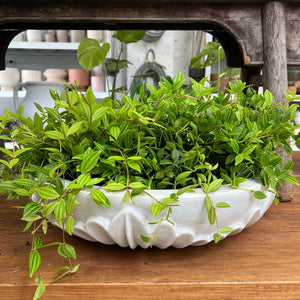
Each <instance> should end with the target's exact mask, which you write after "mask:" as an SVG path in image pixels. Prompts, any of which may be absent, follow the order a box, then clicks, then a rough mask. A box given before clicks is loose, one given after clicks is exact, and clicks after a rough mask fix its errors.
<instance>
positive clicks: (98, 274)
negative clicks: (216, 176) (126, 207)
mask: <svg viewBox="0 0 300 300" xmlns="http://www.w3.org/2000/svg"><path fill="white" fill-rule="evenodd" d="M294 157H295V161H296V164H295V167H294V172H295V173H297V174H300V153H299V152H297V153H296V154H295V155H294ZM16 204H17V202H16V201H10V202H9V201H6V200H5V197H1V198H0V248H1V255H0V295H1V298H2V299H9V298H11V299H24V300H27V299H31V297H32V295H33V292H34V289H35V287H34V280H33V279H30V278H29V277H28V267H27V266H28V253H29V250H30V245H28V243H27V241H30V239H31V238H30V234H29V233H23V232H22V230H23V227H24V224H23V222H22V221H20V220H19V217H20V214H21V212H20V211H17V210H16V209H15V208H12V207H11V206H12V205H16ZM299 215H300V187H298V186H297V187H296V188H295V190H294V199H293V201H292V202H287V203H280V204H279V205H277V206H275V205H273V206H271V208H270V209H269V210H268V211H267V212H266V214H265V215H264V216H263V218H262V219H261V220H259V221H258V222H257V223H255V224H254V225H252V226H251V227H249V228H247V229H245V230H244V231H243V232H241V233H239V234H237V235H234V236H231V237H228V238H226V239H225V240H223V241H221V242H220V243H218V244H217V245H215V244H213V243H210V244H208V245H205V246H201V247H187V248H184V249H175V248H169V249H165V250H161V249H157V248H152V249H147V250H144V249H141V248H137V249H134V250H132V249H128V248H121V247H119V246H116V245H113V246H107V245H101V244H99V243H93V242H87V241H85V240H82V239H80V238H77V237H69V238H68V242H69V243H70V244H72V245H74V246H75V247H76V249H77V261H76V263H80V264H81V267H80V269H79V271H78V273H77V274H75V275H72V276H69V277H67V278H65V279H63V280H62V281H61V282H59V283H57V284H55V285H51V286H48V287H47V291H46V294H45V297H44V299H50V298H53V297H61V296H62V295H64V298H65V299H75V300H76V299H78V300H81V299H102V298H108V299H121V298H122V299H150V298H151V299H199V297H205V299H221V298H222V299H297V298H299V295H300V251H299V249H300V226H299V224H300V221H299ZM42 238H43V240H44V243H46V242H51V241H55V240H58V239H60V238H61V232H60V230H59V229H58V228H56V227H54V226H50V229H49V235H47V238H44V237H43V236H42ZM41 255H42V272H41V275H42V276H43V277H44V279H45V281H46V283H49V282H50V281H51V278H52V274H53V272H54V270H55V269H56V268H58V267H60V266H62V265H64V264H65V262H64V260H63V259H62V258H59V257H58V256H57V254H56V250H55V249H53V248H52V249H47V248H45V249H43V250H42V251H41ZM45 256H48V257H47V258H46V257H45Z"/></svg>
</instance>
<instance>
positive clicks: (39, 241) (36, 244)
mask: <svg viewBox="0 0 300 300" xmlns="http://www.w3.org/2000/svg"><path fill="white" fill-rule="evenodd" d="M33 243H34V249H39V248H41V247H42V246H43V242H42V239H41V238H40V237H39V236H35V237H34V241H33Z"/></svg>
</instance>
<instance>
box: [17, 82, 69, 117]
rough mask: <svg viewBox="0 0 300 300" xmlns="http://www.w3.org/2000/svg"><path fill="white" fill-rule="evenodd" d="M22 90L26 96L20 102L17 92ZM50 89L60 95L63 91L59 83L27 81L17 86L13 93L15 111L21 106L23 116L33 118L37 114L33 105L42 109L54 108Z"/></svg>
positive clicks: (62, 86)
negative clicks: (36, 104)
mask: <svg viewBox="0 0 300 300" xmlns="http://www.w3.org/2000/svg"><path fill="white" fill-rule="evenodd" d="M22 88H24V89H25V91H26V94H25V97H24V99H23V100H22V101H21V100H20V99H19V97H18V91H19V90H20V89H22ZM50 89H52V90H55V91H57V92H59V93H60V92H62V91H63V90H64V85H63V84H62V83H59V82H48V81H27V82H25V83H19V84H17V85H16V86H15V87H14V93H13V98H14V105H15V110H16V111H18V108H19V106H20V105H23V108H24V113H23V116H24V117H30V118H33V117H34V114H35V113H36V112H38V113H39V111H38V109H37V108H36V107H35V105H34V103H38V104H39V105H41V106H42V107H54V104H55V101H54V100H53V99H52V97H51V95H50Z"/></svg>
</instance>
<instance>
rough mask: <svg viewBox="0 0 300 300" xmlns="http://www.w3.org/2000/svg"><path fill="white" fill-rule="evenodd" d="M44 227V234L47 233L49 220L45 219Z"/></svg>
mask: <svg viewBox="0 0 300 300" xmlns="http://www.w3.org/2000/svg"><path fill="white" fill-rule="evenodd" d="M42 229H43V232H44V234H46V233H47V231H48V222H47V220H44V221H43V225H42Z"/></svg>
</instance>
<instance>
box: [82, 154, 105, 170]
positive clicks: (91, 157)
mask: <svg viewBox="0 0 300 300" xmlns="http://www.w3.org/2000/svg"><path fill="white" fill-rule="evenodd" d="M99 156H100V152H99V151H93V152H90V153H89V154H87V155H86V156H85V157H84V158H83V160H82V162H81V164H80V170H81V173H88V172H90V171H91V170H92V169H93V168H95V167H96V165H97V163H98V160H99Z"/></svg>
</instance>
